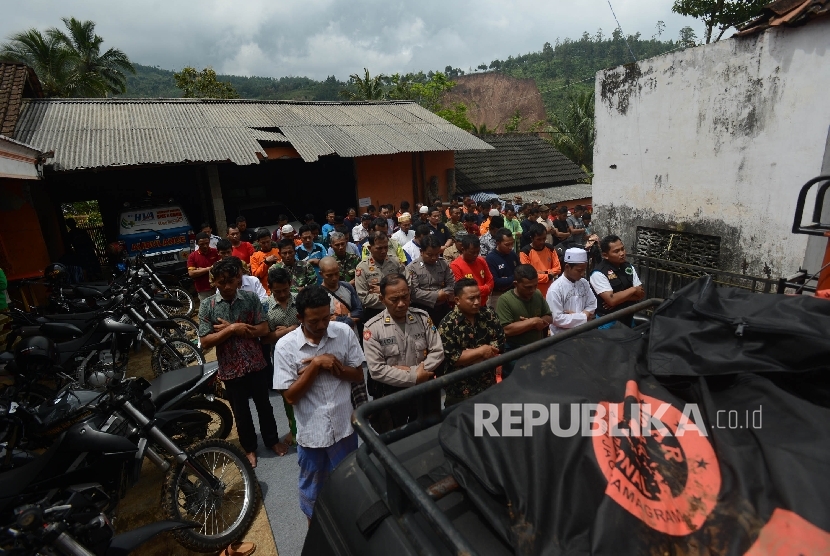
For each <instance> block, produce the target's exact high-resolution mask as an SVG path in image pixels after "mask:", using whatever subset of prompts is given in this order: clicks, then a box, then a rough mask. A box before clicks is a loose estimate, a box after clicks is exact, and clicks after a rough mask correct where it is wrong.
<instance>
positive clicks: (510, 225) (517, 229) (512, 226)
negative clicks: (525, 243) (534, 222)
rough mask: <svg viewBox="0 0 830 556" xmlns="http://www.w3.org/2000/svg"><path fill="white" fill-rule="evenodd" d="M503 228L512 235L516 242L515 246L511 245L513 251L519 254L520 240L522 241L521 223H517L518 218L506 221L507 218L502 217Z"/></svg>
mask: <svg viewBox="0 0 830 556" xmlns="http://www.w3.org/2000/svg"><path fill="white" fill-rule="evenodd" d="M504 227H505V228H507V229H508V230H510V231H511V232H512V233H513V239H514V240H516V243H515V245H513V249H514V250H515V251H516V253H518V252H519V249H520V248H521V239H522V223H521V222H519V219H518V218H514V219H513V220H508V219H507V217H506V216H505V217H504Z"/></svg>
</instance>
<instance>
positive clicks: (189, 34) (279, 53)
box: [0, 0, 702, 79]
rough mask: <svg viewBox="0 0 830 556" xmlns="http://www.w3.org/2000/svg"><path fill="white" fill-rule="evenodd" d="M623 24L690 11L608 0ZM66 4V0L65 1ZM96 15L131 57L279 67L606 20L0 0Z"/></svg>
mask: <svg viewBox="0 0 830 556" xmlns="http://www.w3.org/2000/svg"><path fill="white" fill-rule="evenodd" d="M612 4H613V5H614V10H615V11H616V13H617V16H618V17H619V19H620V24H621V26H622V28H623V31H624V32H625V33H626V34H634V33H636V32H640V33H642V35H643V36H644V37H646V38H649V37H651V36H652V35H653V34H654V29H655V24H656V22H657V20H663V21H665V23H666V30H665V33H664V35H663V38H664V39H666V38H676V37H677V36H678V32H679V30H680V28H681V27H683V26H685V25H691V26H692V27H693V28H695V30H696V31H697V32H698V35H699V36H700V35H701V32H700V30H701V29H702V26H701V25H700V24H699V23H698V22H697V21H696V20H693V19H690V18H684V17H681V16H678V15H677V14H673V13H671V1H670V0H612ZM68 6H71V7H68ZM70 15H72V16H75V17H77V18H79V19H91V20H93V21H95V22H96V24H97V26H96V30H97V31H98V33H99V34H100V35H101V36H102V37H104V40H105V43H104V44H105V46H107V47H116V48H120V49H121V50H123V51H124V52H126V53H127V55H128V56H130V58H131V59H132V60H133V61H135V62H138V63H141V64H148V65H158V66H160V67H163V68H167V69H180V68H181V67H183V66H185V65H193V66H195V67H204V66H208V65H210V66H212V67H214V68H215V69H216V70H217V71H221V72H228V73H235V74H244V75H265V76H273V77H279V76H283V75H307V76H309V77H314V78H318V79H320V78H325V77H326V76H327V75H336V76H337V77H338V78H340V79H346V78H347V76H348V75H349V74H350V73H355V72H360V71H362V69H363V68H364V67H367V68H369V70H370V71H371V72H372V73H378V72H384V73H394V72H397V71H417V70H424V71H428V70H430V69H433V70H435V69H443V68H444V66H446V65H452V66H454V67H460V68H462V69H466V68H468V67H470V66H472V67H475V66H477V65H478V64H480V63H482V62H485V63H489V62H490V61H492V60H494V59H496V58H499V59H504V58H507V57H508V56H509V55H514V56H515V55H517V54H523V53H527V52H531V51H536V50H540V49H541V48H542V45H543V44H544V43H545V42H551V43H553V42H554V41H555V40H556V38H557V37H559V38H561V39H564V38H566V37H570V38H574V39H576V38H578V37H579V36H581V34H582V32H583V31H588V32H589V33H590V34H592V35H593V34H594V33H595V32H596V30H597V29H598V28H602V29H603V32H604V34H605V35H610V34H611V32H612V31H613V29H614V28H615V27H616V23H615V21H614V18H613V16H612V15H611V11H610V10H609V9H608V4H607V0H582V1H581V2H572V1H567V0H511V1H510V2H504V0H420V1H419V2H412V1H410V0H349V1H345V0H304V1H303V2H286V1H277V2H275V1H274V0H248V1H246V2H244V3H243V2H228V1H226V0H207V1H201V2H197V1H195V0H175V1H171V0H130V1H129V2H119V3H113V2H111V1H106V0H76V1H74V2H73V3H72V4H67V3H65V2H58V1H57V0H28V1H27V2H25V3H21V4H20V5H19V7H17V8H16V9H15V10H7V11H6V12H5V13H4V17H3V18H2V20H0V37H4V38H5V37H7V36H8V35H10V34H12V33H14V32H17V31H22V30H25V29H27V28H30V27H37V28H40V29H45V28H47V27H50V26H60V25H61V22H60V17H61V16H70Z"/></svg>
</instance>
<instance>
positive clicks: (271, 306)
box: [265, 293, 300, 332]
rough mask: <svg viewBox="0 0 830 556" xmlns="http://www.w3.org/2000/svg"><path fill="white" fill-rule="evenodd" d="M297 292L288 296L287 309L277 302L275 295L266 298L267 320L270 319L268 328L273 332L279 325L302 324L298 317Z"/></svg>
mask: <svg viewBox="0 0 830 556" xmlns="http://www.w3.org/2000/svg"><path fill="white" fill-rule="evenodd" d="M296 302H297V294H296V293H292V294H291V297H289V298H288V303H287V304H286V306H285V309H283V308H282V305H280V304H279V303H277V300H276V299H274V296H273V295H269V296H268V297H267V298H266V300H265V311H266V312H265V320H267V321H268V329H269V330H270V331H271V332H273V331H274V330H276V329H277V327H278V326H294V325H295V324H300V321H299V320H298V319H297V303H296Z"/></svg>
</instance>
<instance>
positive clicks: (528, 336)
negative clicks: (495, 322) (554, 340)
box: [496, 290, 550, 347]
mask: <svg viewBox="0 0 830 556" xmlns="http://www.w3.org/2000/svg"><path fill="white" fill-rule="evenodd" d="M496 314H497V315H498V317H499V322H501V325H502V326H507V325H508V324H513V323H514V322H518V321H519V317H525V318H532V317H544V316H545V315H549V314H550V307H548V302H547V301H545V298H544V297H542V294H541V292H539V290H536V291H534V292H533V297H532V298H531V300H530V301H525V300H524V299H522V298H520V297H519V296H518V295H516V290H508V291H507V292H505V293H504V295H502V296H501V297H499V302H498V305H497V306H496ZM546 332H547V328H545V329H543V330H528V331H527V332H525V333H524V334H519V335H518V336H507V338H506V340H507V343H508V344H509V345H510V346H511V347H516V346H526V345H527V344H532V343H533V342H536V341H538V340H541V339H542V338H544V337H545V333H546Z"/></svg>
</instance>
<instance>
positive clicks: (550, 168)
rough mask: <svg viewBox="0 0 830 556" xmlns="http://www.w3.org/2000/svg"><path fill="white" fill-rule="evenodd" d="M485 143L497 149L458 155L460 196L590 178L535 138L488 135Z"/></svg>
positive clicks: (456, 176) (456, 171) (456, 165)
mask: <svg viewBox="0 0 830 556" xmlns="http://www.w3.org/2000/svg"><path fill="white" fill-rule="evenodd" d="M415 125H416V126H417V125H418V124H415ZM442 131H443V129H442ZM484 140H485V141H487V142H488V143H489V144H490V145H492V146H493V147H495V150H492V151H471V152H459V153H457V154H456V155H455V181H456V190H457V191H458V192H459V193H474V192H476V191H495V192H497V193H498V192H501V191H513V190H516V189H534V188H537V189H539V188H545V187H549V186H553V185H556V184H568V183H574V182H576V181H581V180H584V179H585V178H587V177H588V176H586V175H585V172H583V171H582V170H581V169H580V168H579V166H577V165H576V164H574V163H573V162H571V160H569V159H568V158H567V157H566V156H565V155H563V154H562V153H560V152H559V151H558V150H556V149H555V148H554V147H553V145H551V144H550V143H548V142H547V141H545V140H544V139H542V138H541V137H538V136H536V135H528V134H524V135H487V136H485V137H484Z"/></svg>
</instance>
